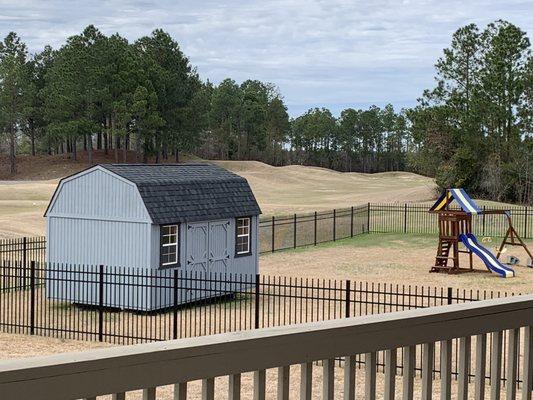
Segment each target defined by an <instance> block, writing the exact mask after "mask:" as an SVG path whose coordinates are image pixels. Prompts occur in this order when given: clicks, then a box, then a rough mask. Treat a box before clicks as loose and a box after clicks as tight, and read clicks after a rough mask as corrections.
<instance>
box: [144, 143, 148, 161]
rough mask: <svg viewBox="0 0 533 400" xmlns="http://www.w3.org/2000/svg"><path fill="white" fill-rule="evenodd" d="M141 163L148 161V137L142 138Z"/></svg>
mask: <svg viewBox="0 0 533 400" xmlns="http://www.w3.org/2000/svg"><path fill="white" fill-rule="evenodd" d="M143 163H144V164H147V163H148V139H146V138H145V139H144V144H143Z"/></svg>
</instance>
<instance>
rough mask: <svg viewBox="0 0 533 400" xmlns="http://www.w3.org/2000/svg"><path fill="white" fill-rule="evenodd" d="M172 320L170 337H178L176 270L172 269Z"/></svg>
mask: <svg viewBox="0 0 533 400" xmlns="http://www.w3.org/2000/svg"><path fill="white" fill-rule="evenodd" d="M173 281H174V282H173V284H174V285H173V286H174V310H173V311H174V320H173V321H172V324H173V326H172V337H173V338H174V339H177V338H178V270H177V269H175V270H174V279H173Z"/></svg>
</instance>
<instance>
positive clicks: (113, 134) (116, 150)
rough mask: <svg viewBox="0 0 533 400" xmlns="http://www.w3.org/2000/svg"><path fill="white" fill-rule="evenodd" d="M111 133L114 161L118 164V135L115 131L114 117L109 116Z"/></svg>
mask: <svg viewBox="0 0 533 400" xmlns="http://www.w3.org/2000/svg"><path fill="white" fill-rule="evenodd" d="M111 135H112V136H114V138H115V152H114V153H115V162H116V163H117V164H118V148H119V146H120V137H119V135H117V133H116V132H115V117H114V116H111Z"/></svg>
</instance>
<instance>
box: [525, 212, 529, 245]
mask: <svg viewBox="0 0 533 400" xmlns="http://www.w3.org/2000/svg"><path fill="white" fill-rule="evenodd" d="M527 211H528V210H527V206H525V207H524V239H529V236H528V232H527Z"/></svg>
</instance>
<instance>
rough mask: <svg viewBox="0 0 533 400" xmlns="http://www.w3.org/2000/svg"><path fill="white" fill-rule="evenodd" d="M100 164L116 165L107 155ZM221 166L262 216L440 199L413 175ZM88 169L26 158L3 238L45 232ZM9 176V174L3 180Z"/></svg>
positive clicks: (0, 204)
mask: <svg viewBox="0 0 533 400" xmlns="http://www.w3.org/2000/svg"><path fill="white" fill-rule="evenodd" d="M96 162H112V160H111V159H109V157H108V158H104V157H103V155H100V157H97V158H96ZM217 164H219V165H221V166H223V167H225V168H227V169H229V170H231V171H233V172H235V173H237V174H239V175H241V176H243V177H245V178H246V179H247V180H248V181H249V182H250V185H251V186H252V189H253V191H254V194H255V196H256V197H257V200H258V202H259V204H260V206H261V209H262V211H263V214H285V213H293V212H304V211H314V210H327V209H331V208H340V207H349V206H352V205H356V204H362V203H366V202H369V201H372V202H392V201H399V202H414V201H424V200H429V199H431V198H433V197H434V195H435V183H434V181H433V180H432V179H430V178H427V177H423V176H420V175H416V174H411V173H403V172H398V173H381V174H372V175H370V174H359V173H340V172H336V171H332V170H328V169H324V168H314V167H304V166H299V165H293V166H287V167H272V166H269V165H267V164H264V163H260V162H255V161H219V162H217ZM84 168H86V164H85V163H84V162H83V158H82V159H81V160H80V161H79V162H72V161H70V160H69V159H68V158H66V157H65V156H57V157H52V158H50V157H48V158H45V157H36V158H35V159H33V158H31V157H26V158H21V160H20V161H19V170H20V173H19V174H18V175H17V176H15V179H17V180H4V181H0V237H13V236H24V235H28V236H32V235H43V234H44V233H45V221H44V218H43V213H44V211H45V209H46V206H47V205H48V202H49V200H50V198H51V196H52V194H53V192H54V189H55V188H56V186H57V184H58V182H59V179H60V178H61V177H64V176H67V175H69V174H72V173H74V172H77V171H79V170H82V169H84ZM4 178H5V176H4Z"/></svg>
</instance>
